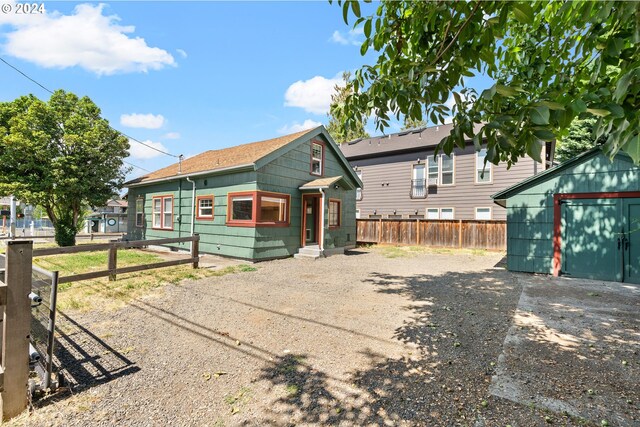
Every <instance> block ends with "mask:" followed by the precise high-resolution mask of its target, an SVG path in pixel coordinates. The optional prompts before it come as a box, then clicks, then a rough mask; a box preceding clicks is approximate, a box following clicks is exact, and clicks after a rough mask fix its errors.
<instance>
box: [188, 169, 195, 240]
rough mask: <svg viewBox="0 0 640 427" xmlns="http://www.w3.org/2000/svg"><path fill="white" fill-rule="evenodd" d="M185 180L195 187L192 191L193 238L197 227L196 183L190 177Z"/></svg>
mask: <svg viewBox="0 0 640 427" xmlns="http://www.w3.org/2000/svg"><path fill="white" fill-rule="evenodd" d="M185 178H186V179H187V182H190V183H191V185H192V186H193V189H192V190H191V237H193V233H194V230H195V226H196V182H195V181H193V180H192V179H191V178H189V177H188V176H187V177H185ZM191 246H193V242H191Z"/></svg>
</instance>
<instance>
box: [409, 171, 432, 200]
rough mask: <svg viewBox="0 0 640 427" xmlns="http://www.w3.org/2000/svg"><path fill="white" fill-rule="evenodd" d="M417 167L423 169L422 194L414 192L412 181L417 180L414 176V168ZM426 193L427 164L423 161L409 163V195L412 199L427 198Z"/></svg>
mask: <svg viewBox="0 0 640 427" xmlns="http://www.w3.org/2000/svg"><path fill="white" fill-rule="evenodd" d="M418 168H422V170H423V173H422V174H423V178H422V180H423V181H424V186H423V188H422V195H418V194H416V193H414V190H413V189H414V185H413V183H414V181H418V178H416V170H417V169H418ZM427 193H428V185H427V165H425V164H423V163H415V164H413V165H411V193H410V196H411V198H412V199H426V198H427Z"/></svg>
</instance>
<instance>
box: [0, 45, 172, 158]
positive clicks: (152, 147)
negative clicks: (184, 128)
mask: <svg viewBox="0 0 640 427" xmlns="http://www.w3.org/2000/svg"><path fill="white" fill-rule="evenodd" d="M0 61H2V62H3V63H5V64H6V65H7V66H9V67H10V68H12V69H13V70H15V71H16V72H18V73H19V74H21V75H22V76H23V77H25V78H27V79H28V80H30V81H31V82H33V83H35V84H37V85H38V86H40V87H41V88H42V89H44V90H46V91H47V92H49V93H50V94H53V91H52V90H51V89H49V88H47V87H46V86H44V85H43V84H41V83H39V82H38V81H37V80H35V79H33V78H31V77H29V76H28V75H27V74H26V73H24V72H23V71H21V70H20V69H18V68H17V67H15V66H13V65H11V64H10V63H8V62H7V61H6V60H5V59H4V58H3V57H2V56H0ZM107 126H109V128H110V129H111V130H114V131H116V132H118V133H120V134H122V135H124V136H126V137H127V138H129V139H130V140H131V141H134V142H137V143H138V144H141V145H144V146H145V147H147V148H151V149H152V150H155V151H157V152H158V153H162V154H166V155H167V156H171V157H175V158H176V159H179V158H180V156H176V155H175V154H171V153H168V152H166V151H164V150H161V149H159V148H156V147H154V146H152V145H149V144H146V143H144V142H142V141H138V140H137V139H135V138H134V137H132V136H129V135H127V134H126V133H124V132H122V131H119V130H118V129H116V128H114V127H113V126H111V125H110V124H107ZM140 169H142V168H140Z"/></svg>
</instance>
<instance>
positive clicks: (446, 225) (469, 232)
mask: <svg viewBox="0 0 640 427" xmlns="http://www.w3.org/2000/svg"><path fill="white" fill-rule="evenodd" d="M356 225H357V232H356V233H357V236H356V240H357V241H358V243H376V244H394V245H422V246H436V247H446V248H465V249H489V250H506V248H507V223H506V221H477V220H420V219H358V220H356Z"/></svg>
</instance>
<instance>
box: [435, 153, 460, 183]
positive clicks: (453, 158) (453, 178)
mask: <svg viewBox="0 0 640 427" xmlns="http://www.w3.org/2000/svg"><path fill="white" fill-rule="evenodd" d="M438 157H439V158H438V187H451V186H453V185H455V184H456V156H455V154H454V153H451V156H448V157H451V184H444V180H443V179H442V172H443V169H442V159H443V158H444V157H445V155H444V154H440V155H439V156H438Z"/></svg>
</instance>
